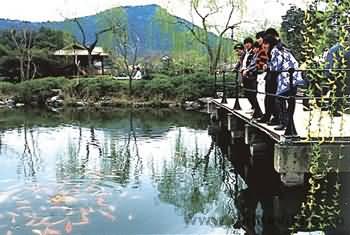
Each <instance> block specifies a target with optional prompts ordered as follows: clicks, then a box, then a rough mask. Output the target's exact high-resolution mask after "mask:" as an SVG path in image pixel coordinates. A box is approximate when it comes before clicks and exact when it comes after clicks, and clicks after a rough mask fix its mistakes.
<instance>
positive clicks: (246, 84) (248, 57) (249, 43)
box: [240, 38, 257, 110]
mask: <svg viewBox="0 0 350 235" xmlns="http://www.w3.org/2000/svg"><path fill="white" fill-rule="evenodd" d="M253 43H254V41H253V39H252V38H246V39H244V42H243V45H244V49H245V54H244V58H243V61H242V66H241V69H240V73H241V76H242V83H243V88H244V94H245V96H246V97H247V98H248V100H249V103H250V104H251V108H252V109H254V110H255V109H256V108H257V107H256V102H255V100H254V92H251V91H250V90H252V89H254V82H252V81H251V80H249V78H248V76H247V74H245V71H246V70H247V68H248V66H249V65H250V64H251V61H252V59H253V57H254V52H253ZM255 96H256V95H255Z"/></svg>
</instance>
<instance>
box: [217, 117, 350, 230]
mask: <svg viewBox="0 0 350 235" xmlns="http://www.w3.org/2000/svg"><path fill="white" fill-rule="evenodd" d="M214 125H216V124H215V123H214ZM214 129H216V130H217V132H216V133H214V134H213V138H214V139H215V143H216V145H217V146H218V147H219V149H220V150H221V152H222V153H223V154H224V155H225V157H227V159H229V160H230V162H231V163H232V165H233V169H234V172H235V174H236V175H239V176H241V177H242V179H244V182H245V183H246V184H247V187H245V188H242V187H241V188H238V187H236V185H234V184H232V183H228V184H226V185H227V186H228V188H230V187H231V188H232V190H231V191H229V192H230V193H229V195H230V197H231V198H232V199H233V200H232V201H233V204H231V205H233V210H235V211H236V213H237V220H236V223H235V225H234V228H236V229H238V228H243V229H244V230H245V231H246V234H249V235H250V234H252V235H271V234H273V235H286V234H291V231H290V229H291V228H292V226H294V225H295V223H296V222H298V223H299V224H298V226H299V230H298V231H308V232H313V231H315V230H312V229H309V228H308V227H307V223H306V221H297V220H296V218H297V215H299V212H300V208H301V206H302V203H303V202H305V200H306V197H307V191H308V187H309V186H308V184H307V179H306V183H305V185H302V186H298V187H286V186H283V185H282V183H281V182H280V177H279V175H278V174H277V173H276V171H275V170H274V167H273V143H272V142H271V141H270V140H269V139H268V138H262V139H261V140H260V141H263V142H264V143H265V144H266V148H265V150H264V151H262V152H259V153H257V154H255V155H254V156H252V155H251V153H250V150H249V146H248V145H246V144H245V143H244V140H242V139H236V140H234V141H233V142H231V134H230V133H229V132H228V131H226V130H223V129H224V128H223V129H220V128H214ZM223 172H225V171H223ZM306 177H307V175H306ZM331 178H332V176H330V179H331ZM226 179H227V178H226ZM330 179H329V180H328V181H326V182H324V183H325V184H326V185H325V187H326V188H329V189H332V188H333V186H332V182H334V180H333V181H332V180H330ZM348 180H349V174H343V177H342V181H343V182H347V181H348ZM341 197H342V198H343V199H342V200H341V202H340V203H341V205H342V206H341V207H342V212H343V213H342V221H340V223H338V224H337V225H336V228H335V229H330V230H329V229H327V230H324V229H323V228H324V227H322V224H319V226H318V230H320V231H322V230H323V231H324V232H325V234H332V235H333V234H337V235H340V234H341V235H343V234H344V235H345V234H349V233H350V231H349V228H350V227H349V226H347V225H348V224H349V218H350V217H349V216H350V215H349V204H348V202H346V201H347V199H346V198H349V189H347V188H344V189H343V190H342V196H341ZM331 199H332V198H331V197H329V199H327V200H331ZM320 203H322V204H324V205H327V203H328V202H325V201H323V202H320ZM312 213H313V215H315V216H316V215H317V216H327V215H326V214H323V215H322V214H318V213H319V212H318V211H313V212H312ZM315 227H316V228H317V225H316V226H315ZM311 234H312V233H311ZM314 234H319V233H314Z"/></svg>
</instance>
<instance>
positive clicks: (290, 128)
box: [284, 68, 298, 136]
mask: <svg viewBox="0 0 350 235" xmlns="http://www.w3.org/2000/svg"><path fill="white" fill-rule="evenodd" d="M288 73H289V89H290V91H291V92H292V91H293V87H294V84H293V75H294V73H295V69H294V68H291V69H289V70H288ZM287 112H288V124H287V129H286V132H285V133H284V135H285V136H298V133H297V130H296V129H295V124H294V112H295V95H294V94H292V93H291V94H290V95H289V99H288V109H287Z"/></svg>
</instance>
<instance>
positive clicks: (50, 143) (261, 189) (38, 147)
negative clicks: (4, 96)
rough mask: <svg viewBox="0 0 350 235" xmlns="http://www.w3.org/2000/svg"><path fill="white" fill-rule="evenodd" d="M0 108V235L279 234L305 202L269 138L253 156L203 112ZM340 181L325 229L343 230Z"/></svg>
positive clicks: (346, 199)
mask: <svg viewBox="0 0 350 235" xmlns="http://www.w3.org/2000/svg"><path fill="white" fill-rule="evenodd" d="M0 114H1V128H0V160H1V163H2V171H1V174H0V233H1V234H87V235H89V234H91V235H92V234H242V235H243V234H254V235H255V234H256V235H263V234H264V235H285V234H290V231H289V230H288V229H289V228H290V227H291V226H292V225H293V224H294V223H295V220H294V217H295V215H297V214H298V212H299V209H300V205H301V203H302V201H304V200H305V195H306V191H307V187H306V186H304V187H294V188H286V187H283V186H282V185H281V182H280V178H279V175H278V174H277V173H276V172H275V171H274V170H273V164H272V161H273V158H272V156H273V152H272V147H271V144H272V143H269V142H268V141H267V142H266V143H265V144H266V145H267V148H265V150H264V151H260V152H259V153H257V154H255V155H254V156H251V154H250V151H249V146H247V145H245V144H244V143H243V141H242V140H238V141H235V142H231V141H229V140H230V134H229V133H227V132H225V131H223V130H221V129H220V128H218V127H216V126H215V125H214V126H213V128H210V130H212V129H214V130H216V131H214V132H211V133H212V135H208V131H207V127H208V118H207V116H206V115H205V114H197V113H188V112H181V111H178V110H161V111H158V110H157V111H154V110H141V111H135V110H131V111H125V110H118V111H115V112H100V113H96V112H79V111H76V110H74V112H68V111H67V112H66V113H47V112H43V111H35V110H32V111H30V112H24V111H6V110H2V111H0ZM346 180H348V177H347V176H346V175H344V176H342V179H341V182H342V183H343V185H344V187H343V191H342V195H341V209H342V218H343V221H342V223H340V224H339V225H338V227H337V229H336V230H332V231H325V232H326V233H327V234H340V235H342V234H349V226H347V225H348V224H349V222H348V218H349V212H350V210H349V208H348V207H349V204H348V202H349V196H348V195H349V194H346V192H348V191H346V190H347V189H346V184H345V183H344V182H347V181H346ZM301 227H303V224H301ZM304 229H305V230H307V228H305V226H304ZM301 230H303V229H301Z"/></svg>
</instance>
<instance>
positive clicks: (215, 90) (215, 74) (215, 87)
mask: <svg viewBox="0 0 350 235" xmlns="http://www.w3.org/2000/svg"><path fill="white" fill-rule="evenodd" d="M217 80H218V78H217V72H216V71H215V73H214V95H213V97H214V99H217V98H218V95H217V84H216V83H217Z"/></svg>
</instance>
